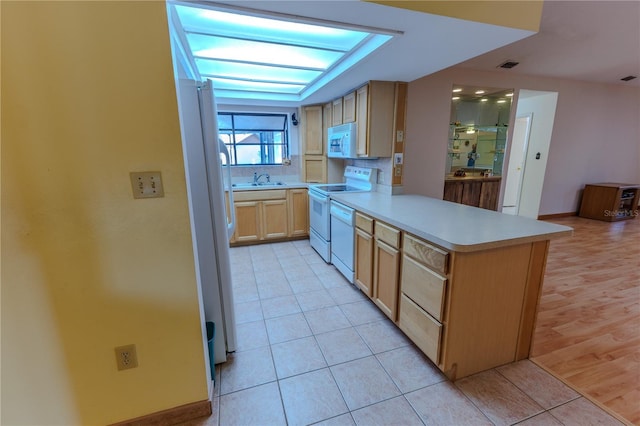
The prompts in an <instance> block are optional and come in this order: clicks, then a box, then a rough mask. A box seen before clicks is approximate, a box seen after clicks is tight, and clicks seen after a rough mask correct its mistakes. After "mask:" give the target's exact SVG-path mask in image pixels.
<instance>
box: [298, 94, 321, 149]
mask: <svg viewBox="0 0 640 426" xmlns="http://www.w3.org/2000/svg"><path fill="white" fill-rule="evenodd" d="M322 109H323V107H322V105H309V106H305V107H302V117H301V123H300V126H301V130H302V143H303V147H302V150H303V152H304V154H305V155H322V154H324V138H323V133H322Z"/></svg>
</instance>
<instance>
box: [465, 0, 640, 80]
mask: <svg viewBox="0 0 640 426" xmlns="http://www.w3.org/2000/svg"><path fill="white" fill-rule="evenodd" d="M508 60H511V61H516V62H519V63H520V64H519V65H517V66H516V67H514V68H511V69H508V70H507V69H502V68H498V70H499V71H500V72H505V73H515V74H528V75H535V76H545V77H556V78H567V79H572V80H582V81H589V82H597V83H610V84H621V85H627V86H636V87H640V1H637V0H632V1H554V0H547V1H545V2H544V6H543V9H542V21H541V24H540V31H539V32H538V33H537V34H535V35H533V36H531V37H529V38H526V39H524V40H520V41H518V42H515V43H512V44H510V45H508V46H505V47H502V48H498V49H496V50H493V51H491V52H489V53H486V54H484V55H481V56H478V57H476V58H473V59H470V60H468V61H465V62H462V63H461V64H460V65H459V66H461V67H465V68H472V69H479V70H495V69H496V67H497V66H498V65H499V64H501V63H503V62H505V61H508ZM629 75H635V76H637V77H638V78H636V79H635V80H632V81H628V82H624V81H620V79H621V78H623V77H626V76H629Z"/></svg>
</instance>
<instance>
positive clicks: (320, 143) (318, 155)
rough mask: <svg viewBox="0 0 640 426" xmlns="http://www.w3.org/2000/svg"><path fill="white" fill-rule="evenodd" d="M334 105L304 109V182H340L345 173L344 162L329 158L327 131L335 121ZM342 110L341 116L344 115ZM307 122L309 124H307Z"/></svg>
mask: <svg viewBox="0 0 640 426" xmlns="http://www.w3.org/2000/svg"><path fill="white" fill-rule="evenodd" d="M333 111H334V109H333V103H332V102H327V103H326V104H324V105H309V106H305V107H302V117H303V119H304V120H305V121H303V122H302V123H301V136H302V142H301V149H302V152H301V154H302V155H301V157H302V177H303V179H302V180H303V181H304V182H309V183H327V182H340V181H341V180H342V174H343V173H344V160H341V159H334V158H331V159H330V158H327V156H326V148H325V146H326V141H327V129H328V128H329V127H331V126H332V125H333V124H332V119H333ZM341 111H342V109H340V114H342V112H341ZM305 122H306V123H307V124H305Z"/></svg>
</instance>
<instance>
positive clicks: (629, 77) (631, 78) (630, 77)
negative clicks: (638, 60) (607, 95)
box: [620, 75, 638, 81]
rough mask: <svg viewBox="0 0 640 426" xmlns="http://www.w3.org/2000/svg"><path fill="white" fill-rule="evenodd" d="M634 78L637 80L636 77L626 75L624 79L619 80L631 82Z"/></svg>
mask: <svg viewBox="0 0 640 426" xmlns="http://www.w3.org/2000/svg"><path fill="white" fill-rule="evenodd" d="M634 78H638V76H637V75H628V76H626V77H625V78H621V79H620V80H622V81H631V80H633V79H634Z"/></svg>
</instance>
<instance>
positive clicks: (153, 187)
mask: <svg viewBox="0 0 640 426" xmlns="http://www.w3.org/2000/svg"><path fill="white" fill-rule="evenodd" d="M129 176H130V178H131V189H132V191H133V198H159V197H164V188H163V187H162V174H161V173H160V172H131V173H129Z"/></svg>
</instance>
